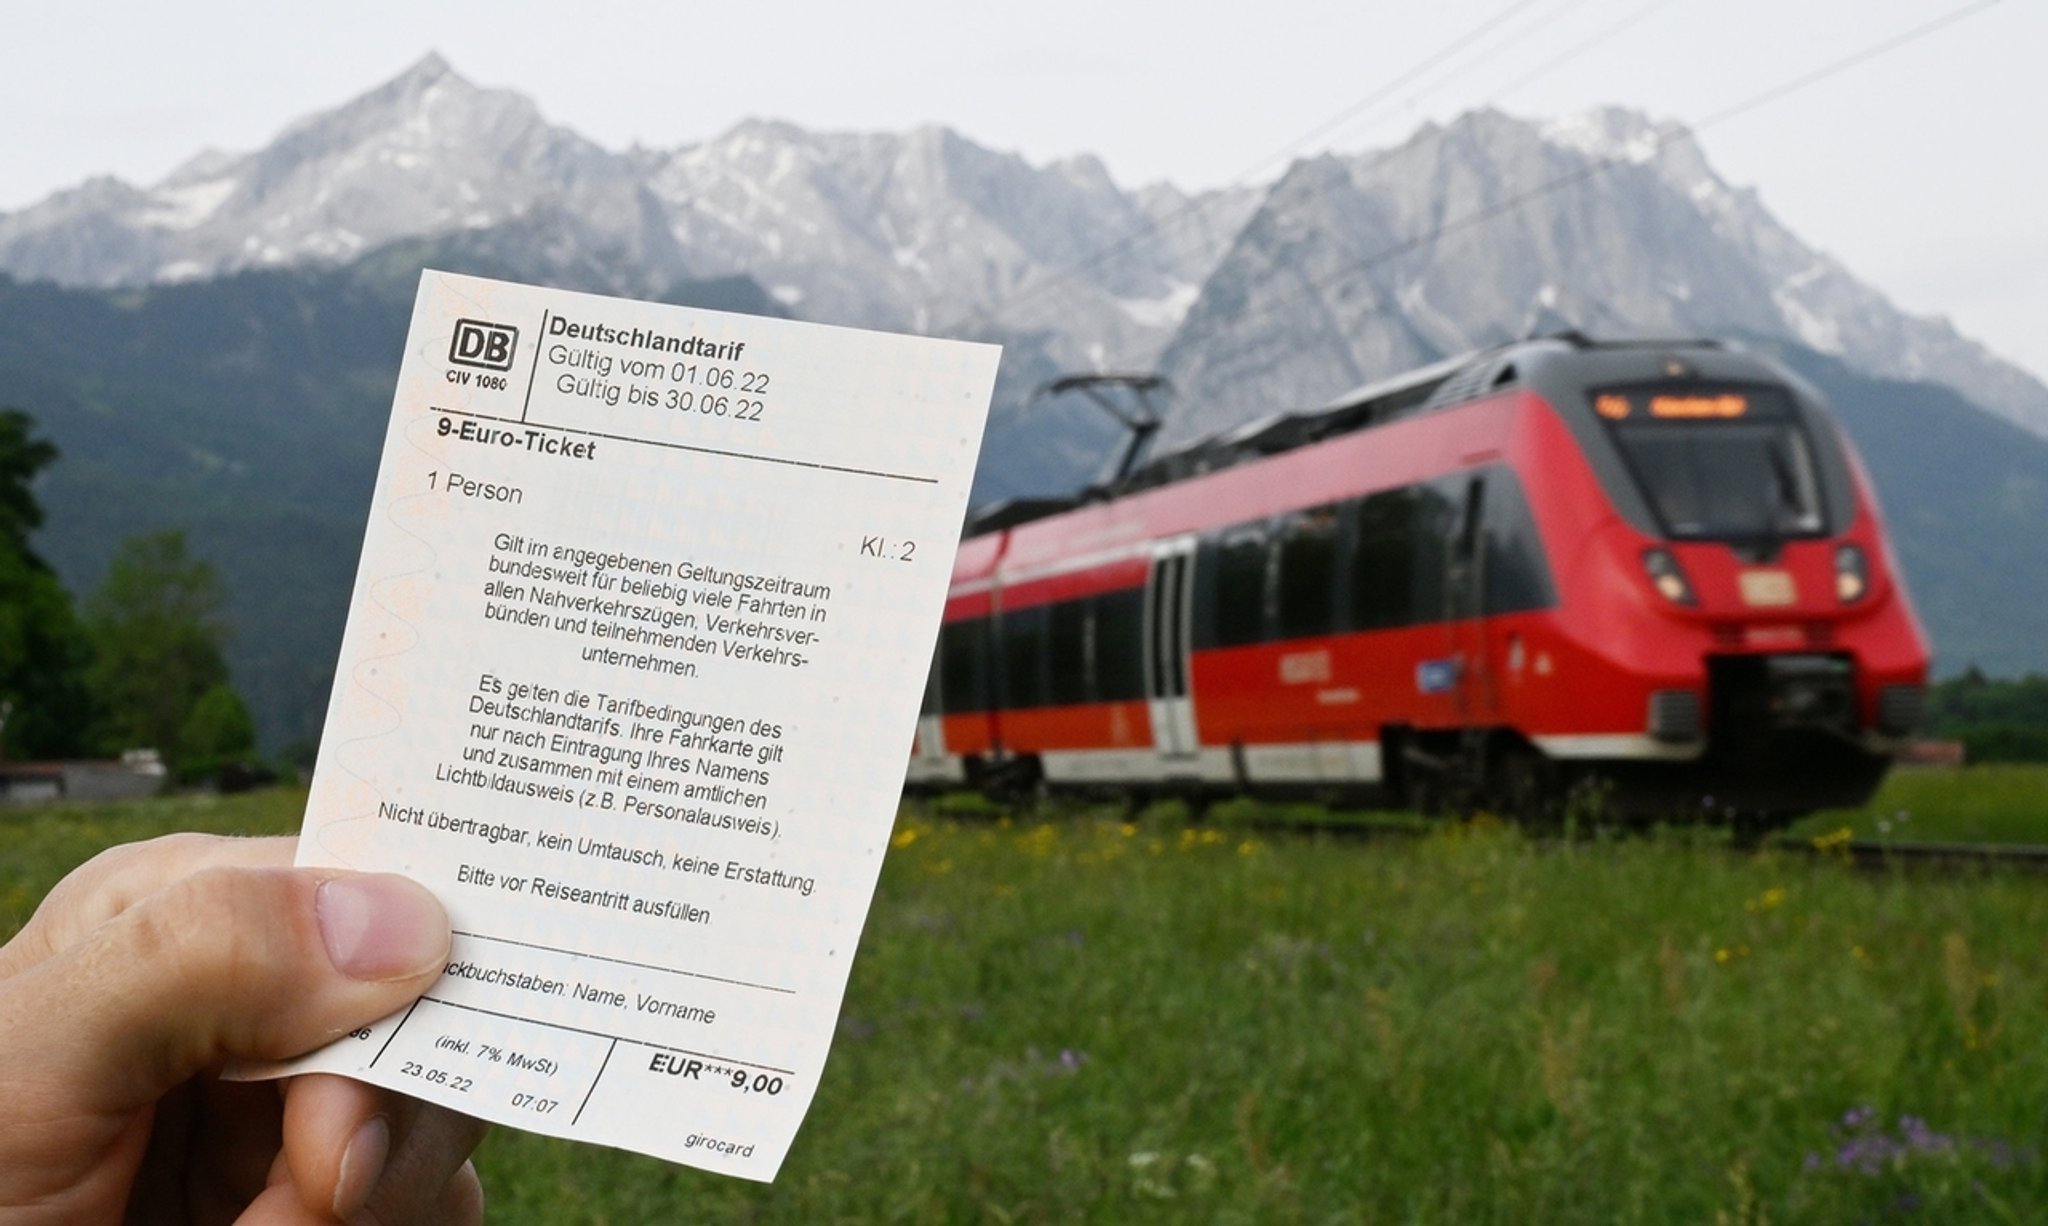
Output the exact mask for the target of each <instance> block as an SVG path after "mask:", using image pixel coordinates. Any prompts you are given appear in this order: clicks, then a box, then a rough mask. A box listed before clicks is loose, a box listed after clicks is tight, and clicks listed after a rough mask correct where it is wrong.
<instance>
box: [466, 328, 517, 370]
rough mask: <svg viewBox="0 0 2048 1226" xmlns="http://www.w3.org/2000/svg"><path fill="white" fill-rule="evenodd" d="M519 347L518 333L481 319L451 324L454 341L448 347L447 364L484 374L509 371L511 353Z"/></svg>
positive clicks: (512, 329) (513, 329) (515, 329)
mask: <svg viewBox="0 0 2048 1226" xmlns="http://www.w3.org/2000/svg"><path fill="white" fill-rule="evenodd" d="M518 345H519V329H517V328H512V327H507V326H506V325H504V324H494V323H486V322H485V321H483V320H481V319H458V320H456V321H455V339H454V340H453V341H451V342H449V344H448V360H449V361H451V362H453V363H455V364H456V365H457V366H476V367H481V368H482V369H484V370H510V369H512V351H513V350H514V349H516V348H517V347H518Z"/></svg>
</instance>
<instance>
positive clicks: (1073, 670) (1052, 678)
mask: <svg viewBox="0 0 2048 1226" xmlns="http://www.w3.org/2000/svg"><path fill="white" fill-rule="evenodd" d="M1046 618H1047V623H1048V634H1047V639H1048V642H1047V649H1048V650H1047V654H1046V672H1047V683H1048V692H1047V694H1046V698H1047V701H1048V702H1049V703H1050V704H1051V705H1052V706H1055V707H1068V706H1075V705H1078V704H1080V703H1084V702H1087V701H1088V602H1087V601H1086V600H1062V601H1061V602H1059V603H1058V604H1056V605H1053V606H1051V607H1050V608H1049V609H1048V610H1047V611H1046Z"/></svg>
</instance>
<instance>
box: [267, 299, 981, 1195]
mask: <svg viewBox="0 0 2048 1226" xmlns="http://www.w3.org/2000/svg"><path fill="white" fill-rule="evenodd" d="M997 356H998V351H997V350H996V349H995V348H994V347H992V346H988V345H977V344H966V343H961V342H953V341H942V340H934V339H929V338H922V337H909V336H895V335H887V334H881V333H873V332H863V331H857V330H852V329H845V328H834V327H826V326H821V325H815V324H804V323H795V322H790V321H787V320H778V319H764V318H754V317H746V316H735V315H726V314H721V313H717V312H709V311H699V310H691V309H687V308H682V307H671V306H660V305H654V304H649V303H641V302H629V301H622V300H618V299H611V298H603V297H595V296H590V295H583V294H574V293H566V292H559V291H553V290H543V289H537V288H533V287H529V286H521V285H512V284H506V283H502V282H494V281H485V280H479V279H475V278H469V277H459V276H452V275H447V274H442V273H435V272H429V273H426V274H425V275H424V276H423V277H422V279H421V283H420V291H419V299H418V302H417V304H416V306H415V308H414V313H413V320H412V328H411V332H410V335H409V336H408V338H407V341H406V350H405V356H404V360H403V365H402V366H401V368H400V371H399V379H398V389H397V395H396V397H395V400H394V403H393V405H392V411H391V422H390V427H389V431H388V433H387V435H386V438H385V444H384V457H383V463H382V467H381V470H380V471H379V473H378V477H377V487H376V493H375V496H374V498H373V500H372V502H371V507H370V519H369V526H368V529H367V531H366V533H365V536H364V541H363V555H362V563H361V569H360V571H359V573H358V575H357V578H356V586H355V593H354V597H353V600H352V603H351V605H350V610H349V620H348V629H347V632H346V634H345V636H344V638H343V641H342V649H341V659H340V666H339V670H338V673H337V676H336V681H335V687H334V694H333V700H332V704H331V706H330V708H329V711H328V716H327V725H326V730H325V733H324V736H323V739H322V742H321V751H320V758H319V764H318V767H317V768H316V770H315V773H314V776H313V782H312V790H311V794H310V797H309V799H308V803H307V810H306V820H305V829H304V833H303V836H302V838H301V840H300V850H299V858H300V861H301V863H304V864H314V865H327V866H339V867H345V868H351V869H363V870H381V871H391V872H400V873H404V874H406V875H408V876H410V877H412V878H414V879H416V880H418V881H420V882H422V883H424V884H425V885H427V886H428V887H429V888H430V889H432V890H433V891H434V892H435V894H437V895H438V896H439V897H440V898H441V900H442V902H443V903H444V904H445V905H446V906H447V909H448V912H449V915H450V916H451V917H452V919H453V921H454V926H455V930H456V936H455V944H454V951H453V956H452V958H451V960H450V963H449V966H448V970H447V972H446V974H445V975H444V976H443V977H442V978H441V980H440V981H439V982H438V983H436V984H435V986H434V987H433V989H432V990H430V991H429V992H428V993H427V994H426V996H425V997H423V998H422V999H421V1000H420V1001H419V1002H418V1003H417V1004H415V1005H414V1006H413V1007H412V1008H411V1009H409V1010H407V1011H406V1012H405V1013H403V1014H400V1015H398V1016H394V1017H391V1018H388V1019H386V1020H384V1021H382V1022H380V1023H378V1024H377V1025H374V1026H369V1027H366V1028H364V1029H362V1030H359V1031H356V1032H355V1033H353V1034H351V1035H349V1036H348V1037H346V1038H344V1039H342V1040H340V1041H339V1042H337V1043H335V1044H333V1045H331V1046H330V1047H328V1048H325V1049H324V1050H322V1051H320V1052H319V1053H316V1054H315V1055H314V1056H312V1057H310V1058H308V1059H306V1060H304V1061H301V1062H298V1063H296V1064H294V1065H292V1066H291V1067H290V1068H289V1069H286V1070H270V1071H291V1072H299V1071H310V1070H322V1071H329V1072H336V1073H344V1074H347V1075H349V1076H352V1077H357V1078H361V1079H363V1080H365V1081H369V1082H374V1083H376V1084H378V1085H381V1086H386V1087H389V1088H391V1089H395V1090H399V1091H402V1092H404V1093H406V1094H410V1095H413V1096H415V1097H418V1098H421V1099H425V1100H428V1101H431V1102H436V1103H440V1104H443V1105H446V1106H448V1107H451V1108H453V1109H455V1110H458V1111H462V1112H465V1113H468V1114H471V1115H475V1116H479V1117H483V1118H486V1119H489V1120H492V1121H495V1122H498V1123H501V1124H509V1125H512V1126H515V1127H519V1128H525V1129H530V1130H532V1131H535V1132H542V1133H549V1134H553V1135H556V1136H562V1137H571V1138H575V1139H578V1140H587V1141H596V1142H599V1143H602V1144H605V1145H613V1146H618V1147H621V1148H624V1149H631V1150H636V1151H640V1152H643V1153H648V1154H654V1155H658V1156H660V1157H663V1158H668V1159H671V1160H674V1161H678V1162H684V1163H688V1164H690V1165H692V1166H698V1167H703V1168H706V1169H710V1170H714V1171H722V1172H727V1173H730V1174H734V1175H741V1176H746V1177H749V1178H754V1179H769V1178H772V1177H773V1176H774V1174H775V1171H776V1169H777V1167H778V1166H779V1165H780V1164H781V1162H782V1159H783V1156H784V1154H785V1152H786V1151H787V1150H788V1148H789V1145H790V1142H791V1139H792V1138H793V1136H794V1134H795V1132H796V1128H797V1125H798V1124H799V1123H800V1122H801V1120H802V1118H803V1115H804V1112H805V1109H806V1108H807V1107H808V1106H809V1104H810V1100H811V1097H812V1094H813V1092H814V1091H815V1089H816V1086H817V1082H818V1077H819V1074H820V1072H821V1071H822V1070H823V1068H824V1064H825V1057H826V1053H827V1051H828V1049H829V1047H830V1043H831V1038H832V1034H833V1030H834V1025H835V1022H836V1019H837V1015H838V1010H839V1005H840V1001H841V998H842V995H843V993H844V991H845V986H846V979H847V972H848V969H849V965H850V963H851V962H852V959H853V955H854V948H855V945H856V943H857V941H858V938H859V936H860V930H861V926H862V923H863V921H864V920H865V918H866V915H867V909H868V904H869V901H870V899H871V897H872V895H873V891H874V885H875V878H876V874H877V872H878V871H879V869H880V867H881V862H882V856H883V852H884V849H885V848H886V847H887V845H888V838H889V833H890V828H891V823H892V820H893V817H894V813H895V808H896V803H897V798H898V796H899V794H900V791H901V787H902V782H903V773H904V768H905V764H906V761H907V758H908V752H909V747H910V743H911V737H912V733H913V731H914V726H915V722H916V718H917V709H918V704H919V700H920V696H921V694H922V691H923V687H924V683H925V678H926V675H927V670H928V668H929V665H930V659H931V653H932V644H933V640H934V638H935V636H936V633H937V629H938V622H939V614H940V607H941V603H942V600H943V598H944V593H945V588H946V582H947V577H948V572H949V570H950V568H951V565H952V558H953V551H954V545H955V543H956V541H957V540H958V536H959V531H960V524H961V521H962V517H963V513H964V510H965V506H966V499H967V490H968V484H969V481H970V479H971V477H972V473H973V467H974V459H975V455H976V452H977V450H978V448H979V445H980V441H981V432H982V426H983V422H984V419H985V417H986V415H987V410H988V402H989V396H990V393H991V390H992V388H993V384H994V379H995V371H996V362H997Z"/></svg>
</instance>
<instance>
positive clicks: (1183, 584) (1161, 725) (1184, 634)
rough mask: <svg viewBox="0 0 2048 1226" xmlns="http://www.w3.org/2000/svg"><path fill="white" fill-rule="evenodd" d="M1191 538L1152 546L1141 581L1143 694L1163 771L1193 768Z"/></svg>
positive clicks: (1195, 756)
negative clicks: (1148, 565) (1145, 575)
mask: <svg viewBox="0 0 2048 1226" xmlns="http://www.w3.org/2000/svg"><path fill="white" fill-rule="evenodd" d="M1194 562H1195V538H1194V537H1192V536H1187V537H1181V538H1178V539H1176V540H1172V541H1165V542H1162V543H1160V544H1158V545H1155V546H1154V547H1153V549H1152V572H1151V574H1150V576H1149V577H1148V578H1147V580H1146V583H1145V698H1146V702H1147V704H1148V705H1149V707H1150V708H1151V714H1152V741H1153V744H1154V746H1156V747H1157V749H1158V752H1159V756H1160V759H1161V762H1162V764H1163V765H1164V767H1165V770H1166V773H1167V774H1168V775H1184V774H1187V773H1190V772H1191V771H1193V770H1194V769H1195V768H1196V764H1197V762H1198V760H1199V754H1200V746H1199V745H1198V744H1197V743H1196V740H1195V710H1194V703H1193V701H1192V700H1191V699H1190V698H1189V694H1188V672H1189V658H1188V631H1189V627H1190V625H1191V622H1190V610H1191V609H1192V607H1193V594H1194Z"/></svg>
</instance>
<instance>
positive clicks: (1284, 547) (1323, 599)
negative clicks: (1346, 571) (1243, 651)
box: [1273, 505, 1337, 639]
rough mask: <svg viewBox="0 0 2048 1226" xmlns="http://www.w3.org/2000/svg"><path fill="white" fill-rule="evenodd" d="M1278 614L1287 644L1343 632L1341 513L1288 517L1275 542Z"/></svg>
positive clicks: (1317, 510) (1321, 510)
mask: <svg viewBox="0 0 2048 1226" xmlns="http://www.w3.org/2000/svg"><path fill="white" fill-rule="evenodd" d="M1273 561H1274V564H1275V566H1276V568H1277V571H1278V573H1277V574H1276V575H1275V576H1274V587H1273V591H1274V615H1275V619H1276V620H1277V622H1278V627H1279V632H1280V637H1281V638H1283V639H1296V638H1308V637H1310V636H1312V635H1319V634H1330V633H1332V632H1334V631H1335V630H1336V628H1337V618H1336V598H1337V584H1336V577H1337V508H1336V507H1335V506H1334V505H1332V506H1321V507H1311V508H1309V509H1308V510H1305V511H1297V512H1295V513H1294V514H1292V515H1288V516H1285V517H1283V518H1282V519H1281V521H1280V527H1279V531H1278V532H1276V533H1275V534H1274V538H1273Z"/></svg>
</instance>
